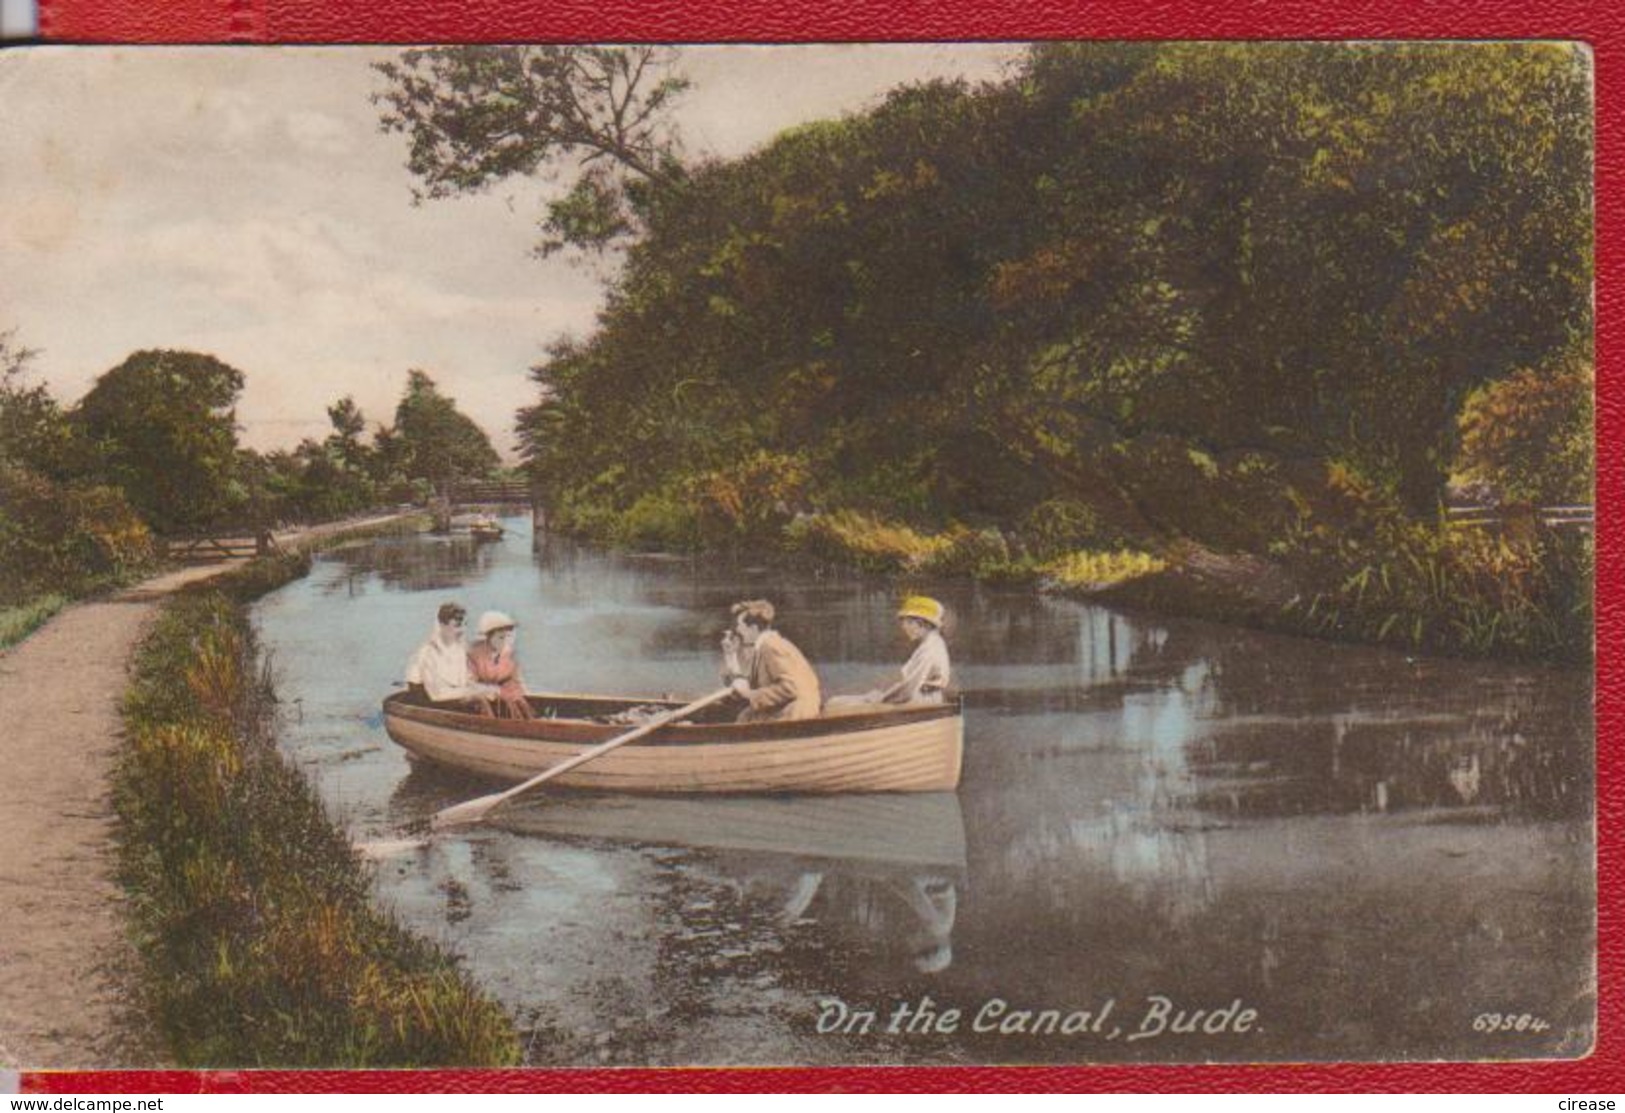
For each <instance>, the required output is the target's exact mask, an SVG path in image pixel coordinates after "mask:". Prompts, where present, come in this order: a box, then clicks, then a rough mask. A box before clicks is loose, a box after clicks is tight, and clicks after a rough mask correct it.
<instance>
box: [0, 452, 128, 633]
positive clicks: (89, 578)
mask: <svg viewBox="0 0 1625 1113" xmlns="http://www.w3.org/2000/svg"><path fill="white" fill-rule="evenodd" d="M152 561H153V541H152V533H151V531H150V530H148V529H147V526H146V524H145V523H144V522H142V520H141V519H140V518H139V517H138V516H137V515H136V513H135V511H134V510H132V509H131V508H130V504H129V503H128V501H126V500H125V498H124V496H123V495H122V494H121V493H120V492H119V491H118V490H116V489H114V488H112V487H100V486H90V485H80V484H63V483H59V482H57V481H56V480H53V479H49V478H47V477H45V476H43V475H40V474H38V473H36V472H32V471H29V470H27V469H25V468H20V467H16V466H0V604H5V603H17V602H20V601H22V600H24V599H28V598H30V597H31V596H34V595H38V594H41V593H42V592H45V591H54V592H63V593H66V594H69V595H78V594H83V593H84V592H86V591H89V590H92V589H94V588H96V587H98V586H101V585H103V584H108V583H115V582H119V581H122V580H126V579H128V578H130V577H132V576H134V575H136V574H138V573H140V572H142V571H144V570H146V569H147V568H148V567H150V566H151V564H152Z"/></svg>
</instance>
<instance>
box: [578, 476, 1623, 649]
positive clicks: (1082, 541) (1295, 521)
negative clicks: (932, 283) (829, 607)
mask: <svg viewBox="0 0 1625 1113" xmlns="http://www.w3.org/2000/svg"><path fill="white" fill-rule="evenodd" d="M1352 502H1353V500H1351V499H1350V500H1345V503H1344V505H1341V506H1339V507H1337V512H1336V514H1335V515H1333V514H1328V513H1326V512H1325V511H1324V510H1323V509H1317V508H1313V507H1310V506H1307V505H1306V506H1304V507H1302V508H1301V509H1300V511H1299V512H1298V514H1297V515H1296V516H1295V517H1294V516H1286V517H1282V516H1280V515H1277V516H1276V518H1275V519H1274V520H1273V521H1270V520H1266V519H1264V517H1263V516H1262V515H1260V516H1258V517H1256V518H1255V519H1253V520H1252V521H1251V522H1250V528H1251V529H1252V531H1253V532H1255V533H1258V534H1259V536H1257V537H1250V538H1248V541H1249V545H1248V546H1247V547H1242V546H1238V545H1233V546H1229V547H1226V548H1224V549H1218V548H1213V547H1208V546H1204V545H1201V544H1198V543H1196V542H1193V541H1189V540H1184V539H1177V538H1175V539H1168V538H1164V539H1161V540H1157V541H1153V540H1147V539H1144V538H1142V539H1140V540H1138V541H1137V542H1136V541H1135V540H1134V539H1131V538H1125V537H1122V536H1119V535H1115V534H1113V533H1112V532H1111V531H1110V530H1102V529H1100V528H1099V527H1098V525H1097V524H1096V523H1093V522H1090V521H1087V520H1085V521H1083V522H1081V523H1069V522H1067V521H1065V520H1064V516H1063V515H1062V514H1061V513H1059V512H1057V513H1054V514H1048V515H1035V516H1034V519H1033V520H1032V521H1029V522H1026V523H1024V524H1023V528H1021V529H1019V530H1002V529H999V528H993V527H984V528H980V529H973V528H969V527H965V526H949V527H948V528H946V529H939V530H936V531H932V530H927V529H922V528H919V527H917V526H912V525H908V524H904V523H901V522H898V521H894V520H889V519H887V518H884V517H882V516H879V515H874V514H867V513H862V512H858V511H853V510H838V511H830V512H825V513H820V514H802V515H799V516H797V517H795V518H794V519H793V520H790V521H788V522H786V523H783V524H782V525H780V524H772V525H770V526H769V528H766V529H763V530H761V531H759V532H757V533H756V534H754V535H752V536H751V538H750V540H751V541H752V542H753V543H754V545H755V546H756V547H758V548H767V549H773V550H777V551H780V552H784V553H788V554H792V555H795V556H799V557H802V558H806V559H811V560H815V561H818V562H822V563H827V564H832V565H839V566H843V567H853V568H859V569H863V570H865V571H869V572H876V573H881V574H885V575H890V576H894V577H896V578H898V579H899V580H900V581H901V583H900V587H903V586H907V583H908V581H909V580H911V579H916V578H918V579H935V578H941V577H951V576H965V577H970V578H973V579H977V580H981V581H984V582H991V583H1004V584H1030V585H1032V586H1033V587H1034V588H1035V589H1037V590H1043V591H1051V592H1056V593H1060V594H1067V595H1073V596H1077V597H1081V598H1093V599H1099V600H1101V601H1103V602H1109V603H1113V604H1116V605H1121V606H1129V607H1135V608H1139V609H1143V610H1148V611H1153V612H1159V613H1163V614H1174V615H1184V616H1189V617H1195V618H1207V619H1213V620H1217V621H1223V622H1230V623H1235V624H1240V625H1246V626H1252V627H1257V628H1262V629H1268V630H1274V631H1279V632H1283V633H1291V634H1301V635H1308V636H1311V637H1318V638H1326V639H1329V640H1336V641H1347V642H1366V643H1371V644H1376V645H1386V646H1390V647H1393V648H1396V649H1402V650H1406V651H1411V652H1416V651H1420V652H1430V653H1441V654H1447V655H1455V656H1467V657H1488V658H1504V659H1520V660H1545V661H1553V662H1559V663H1566V664H1583V663H1584V662H1586V661H1589V660H1590V659H1591V656H1592V620H1593V616H1592V582H1593V560H1594V556H1593V548H1592V542H1591V539H1590V537H1589V536H1587V535H1584V534H1578V533H1572V532H1571V533H1557V532H1554V531H1540V532H1538V533H1536V534H1533V535H1525V536H1507V535H1503V534H1497V533H1493V532H1488V531H1481V530H1471V529H1458V528H1451V527H1448V526H1445V525H1431V524H1428V523H1422V522H1417V521H1414V520H1411V519H1408V518H1406V517H1404V516H1403V515H1401V514H1399V513H1398V512H1396V511H1395V510H1393V509H1392V508H1391V507H1387V506H1384V505H1381V504H1379V503H1376V502H1375V501H1368V502H1361V503H1355V504H1353V505H1350V503H1352ZM1060 509H1061V510H1064V509H1065V507H1062V508H1060ZM599 517H600V519H602V522H608V523H609V528H607V530H606V529H599V530H594V529H591V528H588V529H585V530H581V531H580V532H583V533H585V534H587V535H588V536H589V537H591V539H592V540H595V541H598V542H600V543H608V544H611V545H621V546H631V547H638V546H644V547H648V546H651V545H652V546H654V547H661V546H662V544H663V543H664V544H671V543H673V542H676V544H675V546H674V547H678V548H691V549H709V548H715V547H718V545H717V543H716V539H715V538H708V537H707V536H706V534H705V533H704V531H702V530H699V529H697V528H688V529H685V530H683V531H681V532H678V533H676V534H674V535H673V536H670V537H667V536H665V535H658V536H642V535H640V534H639V533H638V532H637V531H636V530H634V529H631V528H630V527H629V525H628V523H626V522H624V521H621V520H619V519H616V518H614V516H613V515H612V514H610V513H608V512H605V513H603V514H601V515H600V516H599ZM597 520H598V519H592V521H597ZM1334 523H1335V524H1334ZM563 524H564V526H565V527H566V529H569V528H570V527H571V526H572V525H578V524H580V523H577V522H573V521H571V520H570V519H569V518H568V517H567V518H566V520H565V522H564V523H563ZM588 524H590V522H589V523H588ZM600 524H602V523H600ZM741 543H742V539H741V538H739V537H737V536H734V537H728V538H726V539H725V541H724V542H723V544H726V545H728V546H731V547H736V548H737V547H739V546H740V544H741Z"/></svg>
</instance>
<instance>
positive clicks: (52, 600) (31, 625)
mask: <svg viewBox="0 0 1625 1113" xmlns="http://www.w3.org/2000/svg"><path fill="white" fill-rule="evenodd" d="M69 602H71V600H70V599H69V598H68V597H67V596H66V595H56V594H52V595H39V596H36V597H35V598H33V599H30V600H28V601H27V602H26V603H19V604H18V605H17V606H15V607H0V649H5V648H7V647H8V646H13V645H16V644H17V643H18V642H20V641H22V640H23V639H24V638H26V637H28V635H30V634H32V633H33V632H34V631H35V630H38V629H39V628H40V627H41V626H44V625H45V624H46V623H47V622H48V621H50V619H51V616H52V615H54V614H56V613H57V612H58V611H60V610H61V609H62V608H63V607H66V606H67V605H68V603H69Z"/></svg>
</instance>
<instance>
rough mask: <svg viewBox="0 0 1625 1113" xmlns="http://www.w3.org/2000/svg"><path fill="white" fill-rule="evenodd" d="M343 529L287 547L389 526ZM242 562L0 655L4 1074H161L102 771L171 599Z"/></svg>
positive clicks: (52, 630) (88, 616)
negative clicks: (115, 1070) (140, 1007)
mask: <svg viewBox="0 0 1625 1113" xmlns="http://www.w3.org/2000/svg"><path fill="white" fill-rule="evenodd" d="M397 517H401V515H385V516H382V517H377V518H369V519H364V520H360V521H354V520H352V521H347V522H337V523H332V524H330V525H326V526H318V527H314V528H312V529H309V530H305V531H301V532H299V533H293V534H288V535H279V537H278V540H279V542H282V543H283V544H285V545H286V544H288V543H297V544H308V543H310V542H311V541H313V540H317V539H319V538H320V537H322V536H324V535H327V534H331V533H335V532H343V531H348V530H353V529H363V528H367V527H370V526H376V525H381V524H384V523H386V522H388V521H390V520H391V519H393V518H397ZM241 563H243V562H241V561H231V562H225V563H221V564H213V565H206V566H202V567H196V568H185V569H181V570H180V571H176V572H170V573H166V574H164V575H161V576H156V577H153V578H152V579H149V580H146V581H144V582H143V583H140V584H138V585H136V586H135V587H132V588H130V589H128V590H126V591H123V592H121V593H119V594H117V595H114V596H111V597H108V598H105V599H100V600H93V601H88V602H84V603H79V604H76V605H75V606H72V607H69V608H67V609H66V610H64V611H62V612H61V613H60V614H58V615H56V616H55V617H54V618H52V619H51V621H50V622H48V623H46V625H45V626H43V627H42V628H40V629H39V630H37V631H35V632H34V633H33V634H32V635H30V636H29V637H28V638H27V639H25V640H24V641H23V642H22V643H21V644H19V645H16V646H13V647H12V648H10V649H8V650H4V651H0V1070H4V1069H19V1068H21V1069H40V1068H56V1069H68V1068H87V1067H114V1066H132V1067H141V1066H152V1065H157V1056H158V1054H159V1053H158V1051H157V1041H156V1040H155V1039H154V1038H153V1036H152V1033H151V1032H150V1026H149V1025H148V1023H147V1022H146V1021H145V1019H144V1018H142V1017H141V1016H139V1015H138V1013H137V1010H136V1008H135V1005H134V1003H133V1002H131V1000H130V999H129V990H128V987H129V986H130V984H131V974H132V970H133V962H134V956H133V953H132V952H131V950H130V946H129V943H128V941H127V939H126V937H125V917H124V910H123V901H124V894H123V892H122V890H121V889H120V888H119V887H118V884H117V882H116V881H115V879H114V868H115V865H114V844H113V808H112V800H111V791H110V784H111V782H110V774H111V771H112V766H113V761H114V758H115V756H116V753H117V750H118V747H119V745H120V742H121V740H122V723H121V720H120V717H119V706H120V702H121V700H122V698H123V694H124V688H125V683H126V680H127V668H128V664H129V659H130V654H131V652H132V650H134V648H135V645H136V643H137V642H138V641H139V640H140V639H141V636H142V634H143V632H144V631H145V629H146V627H147V624H148V623H149V622H150V621H151V620H152V618H153V616H154V615H155V614H156V613H157V610H158V608H159V606H160V605H161V604H162V601H163V599H164V597H165V596H167V595H169V594H170V593H172V592H174V591H176V590H178V589H179V588H181V587H184V586H185V585H187V584H189V583H194V582H196V581H198V580H203V579H208V578H210V577H213V576H217V575H220V574H221V573H222V572H226V571H229V570H230V569H232V568H234V567H236V566H238V565H239V564H241Z"/></svg>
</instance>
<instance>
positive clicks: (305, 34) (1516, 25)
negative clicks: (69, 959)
mask: <svg viewBox="0 0 1625 1113" xmlns="http://www.w3.org/2000/svg"><path fill="white" fill-rule="evenodd" d="M39 7H40V34H41V37H42V38H44V39H46V40H47V41H51V42H127V43H156V42H164V43H207V42H213V43H219V42H305V43H342V42H425V41H457V42H491V41H512V40H525V39H530V40H548V39H550V40H564V41H584V40H600V41H604V40H619V41H687V42H696V41H750V40H754V41H861V40H910V39H935V40H975V39H980V40H997V39H1034V38H1310V39H1344V38H1474V39H1484V38H1557V39H1579V40H1583V41H1585V42H1588V43H1590V44H1591V46H1592V48H1593V49H1594V51H1595V57H1596V82H1597V99H1598V128H1597V182H1598V196H1597V220H1598V228H1597V233H1598V234H1597V275H1598V290H1599V296H1598V299H1597V309H1598V317H1597V355H1598V361H1597V366H1598V371H1599V375H1598V383H1599V391H1598V399H1599V403H1600V404H1599V406H1598V413H1597V423H1598V438H1599V444H1600V448H1601V452H1600V453H1599V467H1598V476H1597V481H1598V491H1597V498H1598V503H1599V505H1611V504H1612V502H1613V501H1614V500H1615V499H1616V498H1618V497H1619V496H1621V495H1622V494H1625V464H1622V463H1621V459H1620V457H1619V455H1618V454H1617V453H1616V452H1614V451H1613V446H1614V442H1615V439H1616V436H1617V435H1618V433H1619V431H1620V430H1621V428H1622V422H1625V387H1622V386H1621V385H1620V384H1619V383H1617V382H1616V381H1615V380H1616V378H1617V374H1616V372H1615V370H1614V360H1615V359H1616V357H1617V356H1618V355H1619V354H1620V352H1621V350H1622V349H1621V338H1620V321H1621V314H1622V312H1625V306H1622V303H1621V299H1620V295H1619V294H1618V292H1617V290H1618V288H1619V286H1618V280H1619V279H1620V278H1621V277H1622V273H1625V272H1622V269H1621V268H1622V263H1621V256H1620V246H1621V235H1622V232H1621V217H1622V216H1625V200H1622V198H1625V193H1622V191H1621V189H1620V188H1619V186H1618V183H1619V182H1620V181H1621V180H1622V179H1621V171H1622V166H1621V153H1622V148H1625V124H1622V120H1621V113H1620V106H1621V103H1622V100H1625V94H1622V92H1621V90H1620V88H1619V74H1620V68H1621V66H1622V64H1625V7H1617V6H1605V5H1603V4H1600V3H1596V2H1595V0H1558V2H1551V3H1545V4H1529V3H1527V2H1525V0H1476V2H1473V0H1451V2H1439V0H1419V2H1418V0H1409V2H1407V0H1232V2H1231V3H1229V4H1227V5H1226V6H1225V7H1224V8H1223V9H1222V10H1209V9H1208V8H1207V7H1206V6H1205V5H1204V4H1203V3H1202V0H1162V2H1161V3H1156V2H1147V0H1093V2H1083V0H1080V2H1076V3H1072V4H1067V3H1060V2H1056V0H1049V2H1047V3H1045V2H1023V0H849V3H848V4H845V5H841V6H838V7H837V6H836V5H826V4H823V3H820V0H779V2H778V3H777V4H774V5H764V4H760V3H753V2H752V0H724V2H721V3H717V2H711V3H706V4H703V5H696V4H677V3H671V2H666V3H660V4H654V3H650V2H648V0H643V2H640V0H463V2H462V3H460V4H456V5H451V4H444V3H438V2H437V0H166V2H165V3H163V4H154V3H153V2H152V0H39ZM1598 541H1599V545H1598V551H1599V556H1600V558H1601V559H1600V560H1599V562H1598V585H1597V586H1598V600H1599V604H1600V605H1599V608H1598V644H1599V646H1600V647H1601V652H1600V653H1599V662H1598V677H1597V681H1598V682H1597V698H1598V738H1599V747H1598V748H1599V759H1598V760H1599V769H1598V804H1599V807H1598V814H1599V825H1600V830H1601V836H1602V838H1601V843H1602V846H1601V853H1600V859H1599V863H1598V883H1599V887H1600V892H1601V894H1602V899H1601V902H1600V909H1599V915H1600V919H1601V924H1600V926H1601V938H1602V945H1601V948H1600V951H1599V956H1598V959H1599V968H1600V969H1599V976H1600V988H1601V991H1602V992H1601V1005H1600V1009H1601V1015H1600V1022H1601V1023H1600V1029H1601V1034H1600V1037H1599V1041H1598V1044H1597V1048H1596V1051H1595V1053H1594V1054H1593V1055H1592V1057H1591V1058H1589V1059H1586V1060H1582V1061H1579V1062H1567V1063H1498V1064H1368V1065H1367V1064H1337V1065H1302V1066H1290V1065H1289V1066H1280V1065H1272V1066H1236V1065H1228V1066H1205V1067H1204V1066H1183V1067H1140V1066H1136V1067H1041V1068H895V1069H884V1070H881V1069H859V1068H852V1069H816V1070H809V1069H785V1070H778V1069H774V1070H672V1071H653V1070H636V1071H603V1070H583V1071H490V1072H482V1071H425V1072H343V1071H311V1072H292V1071H267V1072H212V1073H187V1072H103V1073H67V1072H61V1073H56V1072H50V1073H32V1074H28V1075H25V1076H24V1087H25V1088H26V1089H27V1090H29V1091H32V1092H37V1093H69V1092H79V1093H85V1092H125V1093H143V1092H169V1093H187V1092H256V1091H258V1092H270V1091H279V1092H364V1091H385V1092H390V1091H393V1092H423V1091H450V1092H511V1093H517V1092H530V1091H578V1092H579V1091H585V1092H606V1093H626V1092H665V1093H672V1092H709V1093H717V1092H738V1093H761V1092H784V1091H812V1092H833V1091H849V1092H895V1091H902V1092H922V1093H923V1092H935V1091H983V1092H1008V1093H1022V1092H1035V1091H1072V1092H1112V1091H1117V1092H1131V1093H1169V1092H1339V1091H1386V1092H1395V1091H1406V1092H1436V1093H1459V1092H1530V1091H1538V1092H1548V1093H1550V1092H1564V1091H1566V1092H1569V1093H1576V1094H1581V1093H1586V1092H1618V1086H1619V1080H1620V1079H1621V1078H1625V1038H1622V1037H1625V1024H1622V1020H1625V1018H1622V1015H1621V1009H1622V1000H1625V999H1622V997H1621V994H1620V992H1619V980H1620V975H1621V973H1622V972H1625V951H1622V942H1621V933H1620V922H1619V917H1620V894H1619V882H1620V879H1621V862H1620V856H1619V853H1618V843H1619V841H1620V837H1621V833H1622V828H1621V824H1622V822H1625V800H1622V797H1621V795H1620V791H1619V789H1620V780H1621V775H1622V772H1625V761H1622V760H1621V758H1620V756H1619V755H1618V754H1617V753H1615V752H1614V751H1613V750H1612V745H1611V740H1612V739H1614V738H1615V737H1617V736H1618V734H1619V731H1620V726H1621V722H1622V719H1621V706H1620V698H1619V697H1620V696H1621V695H1625V674H1622V671H1621V664H1620V656H1621V655H1620V654H1619V652H1618V651H1617V650H1615V649H1614V648H1613V646H1614V645H1615V644H1616V643H1617V641H1618V638H1619V636H1620V634H1621V633H1622V617H1625V616H1622V607H1621V598H1620V594H1619V590H1618V589H1619V586H1620V581H1619V567H1618V563H1619V562H1618V557H1619V555H1620V540H1619V536H1618V533H1617V531H1616V529H1615V527H1614V524H1613V521H1612V518H1611V516H1609V515H1604V516H1600V517H1599V520H1598ZM1553 914H1554V915H1561V914H1562V911H1561V910H1559V909H1554V910H1553Z"/></svg>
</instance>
